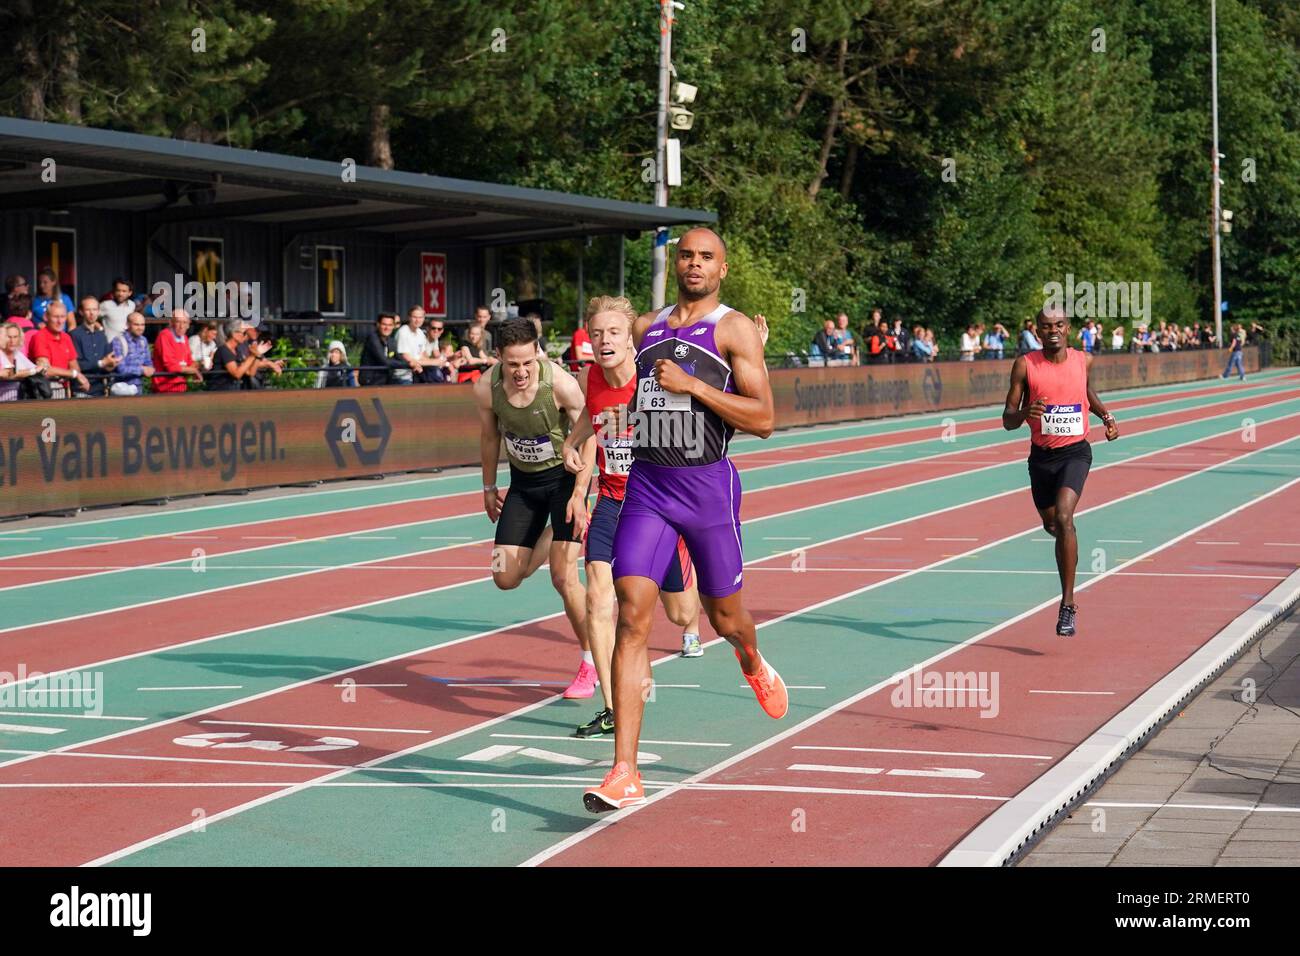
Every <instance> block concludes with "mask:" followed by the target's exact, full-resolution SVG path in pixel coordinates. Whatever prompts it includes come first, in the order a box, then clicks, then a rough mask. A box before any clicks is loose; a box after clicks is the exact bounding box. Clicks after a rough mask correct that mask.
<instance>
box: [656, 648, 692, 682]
mask: <svg viewBox="0 0 1300 956" xmlns="http://www.w3.org/2000/svg"><path fill="white" fill-rule="evenodd" d="M678 656H680V655H678ZM665 687H667V688H671V689H673V690H699V687H700V685H699V684H661V683H659V682H658V681H655V690H663V689H664V688H665Z"/></svg>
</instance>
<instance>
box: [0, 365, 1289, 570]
mask: <svg viewBox="0 0 1300 956" xmlns="http://www.w3.org/2000/svg"><path fill="white" fill-rule="evenodd" d="M1295 377H1296V376H1294V375H1287V374H1284V373H1283V372H1281V371H1279V372H1278V373H1277V374H1275V375H1262V376H1260V377H1259V379H1258V382H1259V384H1257V385H1251V386H1249V387H1248V389H1246V390H1243V392H1228V391H1226V390H1225V391H1224V392H1223V393H1221V394H1222V395H1223V396H1224V398H1223V402H1218V401H1215V402H1214V403H1213V404H1211V405H1209V406H1207V410H1212V409H1213V408H1214V407H1215V406H1216V405H1220V404H1224V403H1226V402H1231V401H1236V400H1237V399H1238V398H1240V397H1241V396H1242V395H1243V394H1249V393H1250V392H1251V391H1259V392H1262V393H1264V395H1267V394H1268V389H1269V388H1271V387H1274V386H1276V385H1279V384H1284V383H1286V382H1288V381H1290V380H1291V379H1293V378H1295ZM1204 384H1205V383H1204V382H1203V381H1202V380H1200V379H1197V380H1193V381H1192V382H1186V383H1183V382H1179V383H1176V384H1175V385H1174V386H1148V387H1145V388H1144V387H1135V388H1124V389H1116V390H1115V392H1114V394H1115V395H1117V396H1123V397H1121V398H1119V399H1118V402H1117V403H1116V404H1114V405H1113V406H1112V407H1114V408H1117V409H1118V408H1141V409H1146V410H1150V409H1154V408H1159V407H1160V406H1161V405H1172V404H1175V403H1177V402H1182V401H1186V400H1187V393H1188V392H1194V391H1196V390H1197V388H1199V387H1202V386H1203V385H1204ZM1148 398H1153V399H1156V401H1151V402H1147V401H1145V399H1148ZM1284 401H1286V400H1284ZM1121 403H1122V404H1121ZM1278 404H1282V402H1271V403H1268V404H1267V405H1264V406H1261V407H1265V408H1266V407H1269V406H1270V405H1278ZM998 408H999V406H997V405H981V406H978V407H975V408H970V409H962V410H961V411H959V412H955V413H954V412H947V413H945V412H935V413H932V414H930V415H918V416H916V418H915V423H914V426H913V425H909V426H908V427H903V428H890V427H881V428H879V429H872V430H870V431H864V432H862V433H860V434H858V435H852V436H848V437H850V438H859V437H860V438H869V437H875V436H886V437H888V436H890V435H893V434H894V433H896V432H906V431H911V430H912V429H913V427H915V428H917V429H920V428H924V427H926V426H927V425H933V424H935V423H938V424H942V420H941V418H942V417H949V416H953V417H957V418H958V424H967V423H978V422H982V421H983V420H984V416H985V414H988V413H991V412H995V411H996V410H997V409H998ZM1179 411H1185V409H1171V410H1170V411H1167V412H1157V413H1156V414H1157V415H1172V414H1177V413H1178V412H1179ZM1212 417H1217V416H1212ZM909 418H910V416H909ZM932 420H933V421H932ZM894 421H895V420H894V419H884V420H881V421H879V422H870V423H867V424H868V427H870V426H873V425H876V424H880V425H881V426H888V425H890V424H892V423H893V422H894ZM863 424H864V423H863V422H860V421H855V422H847V423H839V424H837V423H830V424H827V425H824V426H818V427H817V428H814V429H813V430H811V431H810V432H808V434H809V436H810V437H811V438H812V440H811V441H809V442H806V443H805V442H792V443H791V444H790V445H785V446H782V447H785V448H798V447H805V446H809V447H811V446H814V445H816V444H818V443H821V442H823V441H824V440H825V435H827V434H828V433H830V432H834V431H844V430H848V429H853V428H861V427H863ZM987 430H989V431H995V430H996V428H993V429H987ZM979 431H985V429H979ZM1140 434H1146V433H1145V432H1142V433H1140ZM760 442H761V440H760V439H757V438H754V439H750V438H747V437H741V438H739V439H738V440H737V441H736V442H735V443H733V447H736V446H745V445H750V444H759V443H760ZM894 447H898V446H895V445H884V446H881V448H882V450H883V449H889V448H894ZM1132 447H1134V448H1136V449H1139V450H1140V449H1142V448H1146V447H1148V446H1145V445H1144V446H1136V445H1135V446H1132ZM1157 450H1158V449H1157ZM749 454H754V453H753V452H745V451H737V452H736V453H735V454H734V455H733V457H742V456H745V455H749ZM1269 454H1274V455H1279V456H1282V455H1283V453H1280V452H1270V453H1269ZM506 474H507V469H506V467H505V466H504V465H503V466H502V467H501V468H500V469H499V471H498V476H504V475H506ZM475 477H477V476H474V475H473V474H472V473H469V472H462V471H461V470H459V469H458V470H455V471H453V472H452V473H450V474H446V475H437V476H435V477H433V478H414V479H411V480H399V481H396V482H393V483H392V484H390V485H387V487H386V488H385V490H388V491H391V492H392V493H393V494H394V495H395V496H398V497H394V499H393V500H392V501H378V502H371V503H368V504H361V505H352V506H349V507H346V508H336V509H333V511H332V512H331V513H333V514H341V513H344V512H348V511H360V510H363V509H366V508H375V507H382V506H385V505H390V504H393V505H396V504H404V503H408V499H407V497H404V495H406V493H407V489H408V488H409V487H413V486H416V485H425V484H434V483H437V482H443V481H452V480H456V479H460V480H467V479H473V478H475ZM367 490H369V489H368V488H363V487H360V486H359V485H358V483H357V482H355V481H346V482H344V483H343V484H342V485H341V486H340V487H337V488H320V489H317V490H314V491H295V492H291V493H288V494H282V495H266V496H264V497H258V498H247V499H245V500H242V501H222V502H219V503H216V504H210V505H198V506H195V507H193V508H185V509H181V510H177V511H175V512H170V514H176V515H189V514H194V513H198V512H203V511H213V510H216V509H220V508H227V509H231V510H235V509H239V508H245V507H248V506H249V505H259V504H269V503H273V502H277V501H285V500H288V499H294V500H295V501H299V502H301V501H303V500H305V499H312V498H316V497H319V496H324V495H338V494H347V493H349V492H356V491H362V492H364V491H367ZM474 491H475V489H474V488H472V487H471V488H469V489H467V490H465V491H448V492H445V493H444V494H440V495H435V496H431V500H438V499H443V498H452V497H456V496H458V495H470V494H473V493H474ZM311 516H312V513H307V514H303V515H291V516H290V518H295V517H298V518H300V517H311ZM140 517H141V515H139V514H128V515H118V516H116V517H111V518H100V517H96V518H90V519H87V520H85V521H77V522H72V523H63V524H59V525H57V526H55V525H49V526H48V527H57V528H63V529H66V528H77V527H82V526H86V527H93V526H95V525H98V524H105V523H108V522H115V521H132V520H135V519H138V518H140ZM274 520H283V519H279V518H258V519H254V520H253V521H237V522H233V523H231V524H227V525H213V526H209V527H206V528H204V529H201V530H208V531H215V530H224V529H229V528H239V527H243V526H246V525H250V524H255V523H257V522H260V521H274ZM42 527H46V526H42ZM21 530H23V529H15V531H0V545H3V544H4V543H5V542H7V541H40V540H41V538H39V537H19V536H17V535H18V532H20V531H21ZM180 533H181V534H186V532H180ZM170 537H175V535H172V534H167V533H165V532H159V533H156V534H144V535H138V536H136V537H134V538H124V539H122V540H126V541H146V540H151V539H154V538H170ZM213 540H215V539H213ZM64 550H75V547H72V548H57V549H51V550H49V551H42V552H41V553H42V554H53V553H55V551H64Z"/></svg>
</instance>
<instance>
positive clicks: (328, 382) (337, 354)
mask: <svg viewBox="0 0 1300 956" xmlns="http://www.w3.org/2000/svg"><path fill="white" fill-rule="evenodd" d="M326 365H327V366H328V367H327V368H323V369H321V370H320V371H319V372H317V373H316V387H317V388H355V387H356V385H357V373H356V371H355V370H354V369H353V368H352V366H351V365H349V364H348V351H347V349H345V348H344V347H343V343H342V342H340V341H339V340H338V339H335V340H334V341H332V342H330V346H329V358H328V359H327V361H326Z"/></svg>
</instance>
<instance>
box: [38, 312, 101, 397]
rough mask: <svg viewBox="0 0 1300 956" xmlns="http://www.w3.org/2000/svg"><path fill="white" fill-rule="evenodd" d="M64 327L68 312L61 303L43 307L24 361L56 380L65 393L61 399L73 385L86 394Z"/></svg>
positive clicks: (87, 387) (75, 357) (88, 389)
mask: <svg viewBox="0 0 1300 956" xmlns="http://www.w3.org/2000/svg"><path fill="white" fill-rule="evenodd" d="M64 298H67V296H64ZM67 324H68V310H67V307H66V306H64V304H63V302H62V300H60V299H54V300H52V301H50V302H48V303H46V308H45V325H44V327H42V328H41V329H39V330H38V331H37V333H36V334H35V335H34V336H32V341H31V344H30V345H29V346H28V347H27V357H28V358H30V359H31V360H32V361H33V362H35V363H36V364H37V365H38V366H39V367H40V368H41V369H42V370H43V371H44V372H45V375H46V377H47V378H52V379H60V380H61V381H62V383H63V385H64V387H65V388H67V389H68V392H67V395H65V396H64V397H67V396H68V395H71V393H72V391H71V386H72V385H73V384H74V383H75V384H76V386H77V387H78V388H79V389H80V390H81V391H83V392H88V391H90V383H89V382H87V381H86V376H84V375H82V374H81V369H80V368H79V367H78V366H77V347H76V346H75V345H74V344H73V343H72V336H71V335H69V334H68V333H67V332H66V331H65V328H66V326H67Z"/></svg>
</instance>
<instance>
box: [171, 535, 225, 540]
mask: <svg viewBox="0 0 1300 956" xmlns="http://www.w3.org/2000/svg"><path fill="white" fill-rule="evenodd" d="M160 537H165V538H167V540H169V541H220V540H221V535H219V534H169V535H161V536H160Z"/></svg>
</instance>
